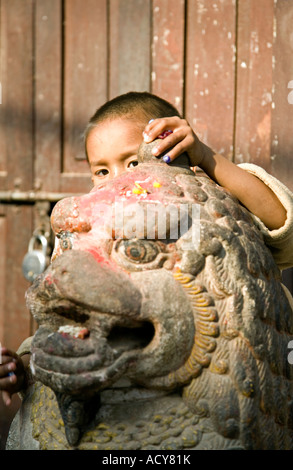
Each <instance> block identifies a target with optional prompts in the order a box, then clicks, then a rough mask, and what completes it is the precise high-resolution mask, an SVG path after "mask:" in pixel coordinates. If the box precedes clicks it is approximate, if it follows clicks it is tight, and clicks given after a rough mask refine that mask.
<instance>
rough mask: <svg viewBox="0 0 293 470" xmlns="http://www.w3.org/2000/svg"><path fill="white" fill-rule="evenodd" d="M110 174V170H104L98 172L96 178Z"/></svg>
mask: <svg viewBox="0 0 293 470" xmlns="http://www.w3.org/2000/svg"><path fill="white" fill-rule="evenodd" d="M108 174H109V170H107V169H106V168H103V169H102V170H97V171H96V172H95V176H106V175H108Z"/></svg>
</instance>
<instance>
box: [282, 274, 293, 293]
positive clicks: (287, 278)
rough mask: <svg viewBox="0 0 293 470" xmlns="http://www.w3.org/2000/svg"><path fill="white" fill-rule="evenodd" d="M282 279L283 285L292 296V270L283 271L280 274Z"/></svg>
mask: <svg viewBox="0 0 293 470" xmlns="http://www.w3.org/2000/svg"><path fill="white" fill-rule="evenodd" d="M282 279H283V283H284V285H285V286H286V287H287V288H288V289H289V291H290V292H291V294H292V295H293V268H290V269H285V270H284V271H283V272H282Z"/></svg>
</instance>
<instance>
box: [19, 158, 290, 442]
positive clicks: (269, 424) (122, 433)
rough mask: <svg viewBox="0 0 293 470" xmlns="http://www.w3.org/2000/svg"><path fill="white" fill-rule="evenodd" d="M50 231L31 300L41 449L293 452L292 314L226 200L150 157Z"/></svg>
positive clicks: (241, 218)
mask: <svg viewBox="0 0 293 470" xmlns="http://www.w3.org/2000/svg"><path fill="white" fill-rule="evenodd" d="M52 227H53V230H54V232H55V234H56V236H57V238H58V246H57V248H56V249H55V253H54V256H53V261H52V263H51V265H50V266H49V267H48V269H47V270H46V271H45V272H44V274H42V275H41V276H39V277H38V278H37V279H36V281H35V282H34V284H33V285H32V287H31V288H30V289H29V291H28V293H27V302H28V307H29V309H30V311H31V312H32V314H33V316H34V318H35V320H36V321H37V323H38V326H39V328H38V330H37V332H36V334H35V338H34V341H33V345H32V360H31V367H32V370H33V373H34V376H35V379H36V383H35V384H34V386H33V393H31V395H30V407H31V411H30V415H31V417H32V418H31V419H32V425H31V426H32V427H31V429H32V434H33V438H34V441H35V442H36V443H37V446H38V448H45V449H46V448H64V449H66V448H72V447H76V448H80V449H83V448H91V449H94V448H99V449H120V448H122V449H128V448H131V449H182V448H189V449H204V448H214V449H224V448H240V449H284V448H292V411H293V409H292V397H293V382H292V376H293V368H292V366H290V364H289V363H288V361H287V345H288V342H289V341H290V339H292V334H293V316H292V311H291V309H290V307H289V303H288V300H287V298H286V295H285V293H284V291H283V288H282V285H281V282H280V273H279V270H278V269H277V267H276V265H275V263H274V260H273V258H272V255H271V253H270V251H269V250H268V249H267V247H266V246H265V244H264V242H263V239H262V236H261V234H260V232H259V230H258V229H257V228H256V226H255V225H254V222H253V221H252V218H251V216H250V214H249V213H248V212H247V211H246V209H245V208H243V207H242V206H241V205H240V204H239V203H238V201H237V200H236V199H235V198H233V197H232V196H231V194H230V193H229V192H228V191H226V190H224V189H222V188H220V187H218V186H217V185H216V184H215V183H213V182H212V181H210V180H209V179H208V178H207V177H205V176H196V175H194V173H193V172H191V171H190V170H188V169H186V168H182V167H175V166H167V165H165V164H154V163H153V162H152V161H148V162H145V163H144V164H141V165H138V166H137V167H136V168H134V169H133V170H131V171H129V172H127V173H125V174H123V175H121V176H119V177H118V178H115V179H114V180H112V181H110V182H108V183H106V184H105V185H104V186H102V187H99V188H94V189H93V190H92V191H91V192H90V193H89V194H87V195H84V196H82V197H72V198H67V199H64V200H62V201H60V202H59V203H58V204H57V205H56V206H55V208H54V211H53V213H52ZM57 403H58V405H57ZM60 413H61V414H60ZM61 417H62V419H61ZM65 435H66V437H65Z"/></svg>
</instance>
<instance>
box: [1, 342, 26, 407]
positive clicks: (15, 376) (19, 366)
mask: <svg viewBox="0 0 293 470" xmlns="http://www.w3.org/2000/svg"><path fill="white" fill-rule="evenodd" d="M1 359H2V361H1V364H0V391H1V390H2V398H3V401H4V403H5V405H7V406H9V405H10V404H11V397H12V395H13V394H14V393H16V392H19V391H20V390H21V389H22V388H23V386H24V382H25V368H24V364H23V362H22V359H21V358H20V357H19V356H18V355H17V354H16V353H15V352H13V351H10V350H9V349H7V348H2V349H1Z"/></svg>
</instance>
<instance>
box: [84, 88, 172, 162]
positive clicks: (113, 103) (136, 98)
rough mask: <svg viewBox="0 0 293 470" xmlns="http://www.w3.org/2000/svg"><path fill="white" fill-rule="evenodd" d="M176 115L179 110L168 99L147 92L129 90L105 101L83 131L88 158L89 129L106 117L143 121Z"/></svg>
mask: <svg viewBox="0 0 293 470" xmlns="http://www.w3.org/2000/svg"><path fill="white" fill-rule="evenodd" d="M172 116H178V117H181V116H180V114H179V111H178V110H177V109H176V108H175V107H174V106H173V105H172V104H171V103H169V102H168V101H166V100H164V99H163V98H160V97H159V96H156V95H153V94H152V93H148V92H146V91H145V92H136V91H130V92H128V93H125V94H123V95H119V96H116V97H115V98H113V99H112V100H110V101H107V102H106V103H105V104H103V105H102V106H101V107H100V108H98V109H97V111H96V112H95V114H94V115H93V116H92V117H91V118H90V120H89V122H88V125H87V127H86V129H85V132H84V144H85V153H86V158H87V160H88V155H87V149H86V143H87V138H88V135H89V133H90V131H91V130H92V129H93V128H94V127H95V126H96V125H97V124H98V123H101V122H103V121H105V120H106V119H116V118H119V117H124V118H129V119H134V118H136V119H137V120H138V121H139V120H141V121H145V123H146V124H147V123H148V121H149V120H150V119H157V118H164V117H172Z"/></svg>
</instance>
